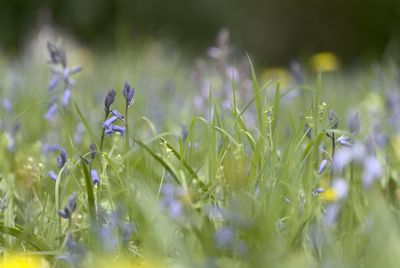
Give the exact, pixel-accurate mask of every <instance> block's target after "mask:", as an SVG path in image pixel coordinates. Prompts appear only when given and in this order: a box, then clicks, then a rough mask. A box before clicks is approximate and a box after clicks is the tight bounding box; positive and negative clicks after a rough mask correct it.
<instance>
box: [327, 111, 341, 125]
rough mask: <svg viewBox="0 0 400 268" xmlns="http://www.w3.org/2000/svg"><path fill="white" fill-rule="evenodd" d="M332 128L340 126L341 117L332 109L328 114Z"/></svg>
mask: <svg viewBox="0 0 400 268" xmlns="http://www.w3.org/2000/svg"><path fill="white" fill-rule="evenodd" d="M328 120H329V125H330V128H332V129H337V128H338V127H339V117H338V116H337V114H336V113H335V111H333V110H331V111H330V112H329V114H328Z"/></svg>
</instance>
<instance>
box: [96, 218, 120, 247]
mask: <svg viewBox="0 0 400 268" xmlns="http://www.w3.org/2000/svg"><path fill="white" fill-rule="evenodd" d="M99 237H100V239H101V242H102V244H103V248H104V249H105V250H106V251H114V250H116V249H117V247H118V238H117V237H116V235H115V234H114V232H113V228H112V227H111V226H109V225H107V224H102V225H100V227H99Z"/></svg>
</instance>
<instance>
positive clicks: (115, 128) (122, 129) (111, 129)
mask: <svg viewBox="0 0 400 268" xmlns="http://www.w3.org/2000/svg"><path fill="white" fill-rule="evenodd" d="M125 131H126V129H125V127H124V126H119V125H110V126H109V127H108V128H105V130H104V133H105V134H106V135H107V136H111V135H112V134H113V133H120V134H121V136H124V134H125Z"/></svg>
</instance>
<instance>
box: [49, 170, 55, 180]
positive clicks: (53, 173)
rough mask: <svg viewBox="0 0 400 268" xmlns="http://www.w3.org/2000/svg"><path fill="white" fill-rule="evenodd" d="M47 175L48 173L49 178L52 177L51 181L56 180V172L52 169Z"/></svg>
mask: <svg viewBox="0 0 400 268" xmlns="http://www.w3.org/2000/svg"><path fill="white" fill-rule="evenodd" d="M48 175H49V177H50V179H52V180H53V181H56V180H57V174H56V173H55V172H54V171H53V170H50V171H49V173H48Z"/></svg>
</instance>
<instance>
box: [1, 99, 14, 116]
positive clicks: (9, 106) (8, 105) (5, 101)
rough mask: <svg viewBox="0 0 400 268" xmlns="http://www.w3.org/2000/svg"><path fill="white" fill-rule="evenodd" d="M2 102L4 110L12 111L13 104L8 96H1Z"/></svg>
mask: <svg viewBox="0 0 400 268" xmlns="http://www.w3.org/2000/svg"><path fill="white" fill-rule="evenodd" d="M2 104H3V108H4V110H5V111H6V112H7V113H11V112H12V110H13V105H12V103H11V101H10V99H9V98H7V97H4V98H3V101H2Z"/></svg>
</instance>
